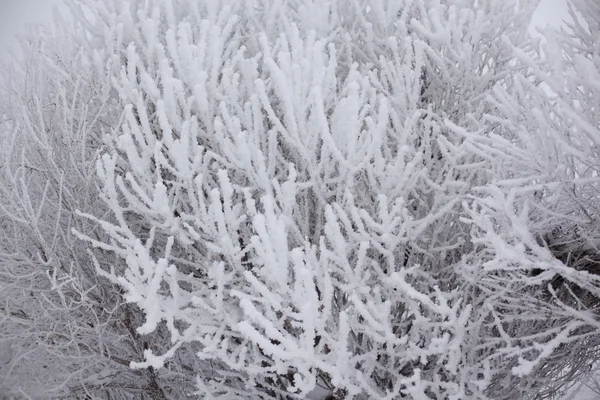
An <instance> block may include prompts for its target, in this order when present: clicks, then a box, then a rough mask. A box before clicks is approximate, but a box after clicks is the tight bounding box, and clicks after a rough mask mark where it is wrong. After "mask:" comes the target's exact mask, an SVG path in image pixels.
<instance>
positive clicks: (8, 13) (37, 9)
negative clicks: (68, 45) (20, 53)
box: [0, 0, 60, 58]
mask: <svg viewBox="0 0 600 400" xmlns="http://www.w3.org/2000/svg"><path fill="white" fill-rule="evenodd" d="M59 1H60V0H0V58H3V56H4V55H5V53H6V51H7V48H8V46H9V45H10V44H11V42H12V41H13V38H14V37H15V35H16V34H18V33H23V31H24V29H25V25H26V24H28V23H34V22H47V21H49V20H50V19H51V18H52V6H53V5H54V4H56V3H58V2H59Z"/></svg>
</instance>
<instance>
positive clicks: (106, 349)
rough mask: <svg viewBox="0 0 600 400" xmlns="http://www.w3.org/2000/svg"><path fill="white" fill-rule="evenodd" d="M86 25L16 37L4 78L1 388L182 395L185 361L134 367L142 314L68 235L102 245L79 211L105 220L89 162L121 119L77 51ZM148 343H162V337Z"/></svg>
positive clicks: (39, 394) (86, 56)
mask: <svg viewBox="0 0 600 400" xmlns="http://www.w3.org/2000/svg"><path fill="white" fill-rule="evenodd" d="M81 22H82V21H81V20H79V19H77V18H74V17H73V16H70V15H66V16H62V17H61V16H58V15H57V19H56V21H55V23H54V25H53V26H52V28H41V27H40V28H37V29H36V30H34V31H32V32H31V33H30V34H29V35H28V36H26V37H25V38H23V39H21V47H20V50H21V58H20V59H19V60H15V61H14V62H11V63H9V64H7V65H5V66H4V69H3V83H4V86H3V87H2V92H1V93H2V94H1V95H0V99H1V104H0V116H1V122H0V124H1V125H0V126H1V128H0V131H1V132H2V137H1V139H0V140H1V143H2V144H1V150H0V160H1V161H0V165H1V168H0V181H1V184H0V226H1V229H0V391H4V390H9V391H12V392H14V393H16V394H20V395H23V396H25V397H26V398H36V399H38V398H77V399H84V398H87V399H92V398H93V399H98V398H111V399H125V398H127V399H131V398H144V399H150V398H152V399H165V398H182V397H183V395H184V393H186V392H189V391H191V390H192V388H193V379H194V374H190V373H187V374H186V373H182V372H181V371H182V369H183V368H191V366H190V365H189V364H186V363H184V362H182V363H180V365H178V366H177V368H175V369H169V368H167V369H165V370H164V372H160V373H159V372H157V371H152V370H149V369H146V370H135V371H134V370H131V369H130V368H129V363H130V361H131V360H132V359H133V360H135V359H141V357H142V355H143V351H144V343H145V340H144V338H142V337H140V336H139V335H138V334H137V333H136V332H135V327H136V326H137V325H138V324H139V323H140V322H139V321H140V314H139V311H138V310H137V309H136V308H135V307H134V306H133V305H126V304H124V303H123V301H122V299H121V291H120V289H119V288H118V287H116V286H115V285H113V284H111V283H110V282H108V281H107V280H105V279H99V278H98V277H97V276H96V272H95V270H94V266H93V263H92V260H91V258H90V256H89V255H88V254H87V249H86V246H85V245H84V244H83V243H82V242H81V241H79V240H77V239H76V238H75V237H74V236H73V235H72V233H71V229H73V228H76V229H78V230H79V231H81V232H85V233H86V234H88V235H92V236H93V237H95V238H97V239H99V240H100V239H101V238H102V235H101V232H99V230H98V229H96V228H95V226H94V224H93V223H90V222H89V221H87V220H83V219H81V218H78V217H76V215H75V211H76V210H82V211H88V212H93V213H95V215H98V216H103V215H106V213H107V211H108V210H107V207H106V206H104V204H103V203H102V201H101V200H100V199H99V198H98V191H97V188H96V184H95V182H94V175H95V169H94V165H95V164H94V163H95V158H96V155H97V152H98V151H99V150H100V149H101V147H102V146H103V145H102V140H103V139H102V138H103V134H104V133H105V132H110V130H111V129H112V128H113V127H115V126H117V124H118V120H119V118H120V115H121V110H120V106H119V101H118V98H117V97H116V96H115V92H114V90H113V88H112V84H111V82H110V75H107V74H100V73H98V72H99V70H97V69H96V70H95V69H94V53H93V48H89V47H81V44H82V42H81V41H80V40H79V38H81V36H83V35H85V29H83V27H82V26H81ZM96 58H97V55H96ZM101 72H104V71H101ZM163 336H164V335H163ZM152 340H153V342H154V343H156V344H158V343H160V342H161V333H159V332H157V333H156V334H155V335H154V336H153V338H152ZM192 366H193V365H192ZM186 388H187V389H186Z"/></svg>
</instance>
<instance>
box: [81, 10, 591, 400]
mask: <svg viewBox="0 0 600 400" xmlns="http://www.w3.org/2000/svg"><path fill="white" fill-rule="evenodd" d="M130 5H131V6H130V7H117V6H114V7H112V3H109V4H107V5H106V6H99V5H98V7H99V8H102V10H101V11H98V12H97V14H98V15H104V16H105V17H103V18H104V19H103V22H99V21H98V20H96V22H97V23H98V24H100V25H101V24H102V23H103V24H104V32H105V33H104V35H105V37H109V38H111V43H113V42H114V41H113V38H117V46H120V52H119V53H118V54H117V55H115V56H113V58H111V59H110V60H111V62H113V63H120V64H119V65H120V70H119V74H118V75H117V76H114V84H115V87H116V88H117V90H118V92H119V95H120V98H121V101H122V102H123V103H124V104H125V107H124V121H123V124H122V127H121V129H120V130H119V131H116V132H114V134H113V135H112V136H111V137H110V150H108V151H107V152H105V153H104V154H103V155H102V157H101V159H100V160H99V161H98V165H97V169H98V176H99V180H100V182H101V196H102V198H103V200H104V201H105V203H106V204H107V205H108V207H109V208H110V210H111V212H112V215H113V217H114V221H109V220H107V219H105V218H98V217H96V216H93V215H91V214H89V213H88V214H82V215H84V216H86V217H88V218H89V219H91V220H93V221H95V222H97V223H98V224H99V225H100V226H102V228H103V229H104V231H105V232H106V233H107V234H108V235H109V236H110V240H108V241H100V240H96V239H94V238H91V237H89V236H85V235H84V234H79V236H80V237H82V238H84V239H86V240H87V241H88V242H90V243H91V244H92V245H93V246H94V247H95V248H96V249H97V253H96V254H97V255H96V257H97V258H98V259H103V258H104V257H106V254H116V255H117V256H119V257H120V258H121V259H122V260H123V261H124V262H123V263H116V264H115V265H113V266H111V267H110V268H105V267H102V266H101V265H99V264H97V270H98V272H99V273H100V275H102V276H104V277H106V278H109V279H110V280H111V281H112V282H115V283H118V284H120V285H121V286H122V288H123V289H124V291H125V299H126V300H127V301H128V302H132V303H135V304H137V305H138V306H139V307H140V308H141V309H142V310H143V311H144V314H145V323H144V324H143V325H142V326H141V327H139V328H138V332H140V333H141V334H149V333H151V332H153V331H155V330H156V329H158V328H159V327H160V326H166V327H167V328H168V329H169V332H170V335H171V341H172V347H171V349H170V350H168V351H166V352H162V353H159V352H155V351H154V350H153V349H148V350H147V351H146V352H145V359H144V360H143V361H138V362H134V363H133V364H132V366H133V367H134V368H148V367H152V368H155V369H158V368H161V367H162V366H163V365H164V363H165V362H167V361H168V360H169V359H170V358H171V357H173V355H174V354H176V352H177V350H178V348H179V347H181V346H183V345H184V344H186V343H190V342H191V343H197V344H199V345H200V350H199V351H198V353H197V356H198V358H200V359H202V360H206V362H207V365H208V363H209V362H210V363H211V371H210V374H209V373H207V372H200V376H199V379H198V390H199V392H198V393H199V394H201V395H204V396H208V397H222V398H232V397H238V398H239V397H249V398H257V397H269V398H285V397H286V396H287V397H290V396H292V395H293V394H296V395H297V396H304V395H305V394H306V393H308V392H310V391H311V390H313V389H314V387H315V386H316V385H320V386H325V387H327V388H329V389H330V390H331V391H332V392H334V393H335V395H337V396H342V397H343V396H347V397H350V398H352V397H356V396H363V397H364V396H367V397H371V398H390V399H392V398H396V397H398V396H409V397H411V398H415V399H425V398H436V399H439V398H454V399H460V398H466V397H468V398H483V397H484V396H485V395H492V396H501V395H502V393H501V391H505V390H506V386H505V387H504V388H501V387H500V386H499V383H498V382H500V381H501V382H503V384H504V385H513V383H514V382H513V381H519V382H520V383H519V384H520V385H521V386H518V389H520V390H522V391H521V392H519V393H521V394H523V393H525V392H526V391H527V390H530V389H531V387H532V385H534V384H535V382H534V383H531V382H532V381H528V380H519V378H520V377H522V376H525V375H528V374H529V373H530V372H532V371H533V370H534V369H535V367H536V366H537V365H538V364H539V363H540V362H541V361H542V360H543V359H544V358H545V357H547V356H549V355H550V354H551V353H553V351H554V350H556V349H557V348H558V347H559V346H560V345H562V344H563V343H564V342H566V341H568V337H569V335H570V333H571V332H572V331H574V330H576V329H579V328H580V326H581V325H582V324H583V322H581V321H580V320H577V319H574V318H570V319H568V323H566V324H564V325H557V326H554V325H552V324H548V325H547V329H546V327H544V326H539V324H536V323H535V321H533V322H532V321H531V320H530V319H529V318H530V313H526V314H522V315H523V317H522V318H521V317H520V314H519V313H517V312H515V311H516V309H515V308H516V307H518V306H519V305H522V304H523V303H524V302H525V301H527V300H529V299H530V298H531V295H532V293H531V292H528V291H527V290H526V289H527V287H528V286H530V285H536V284H537V285H538V286H541V285H542V280H543V279H542V278H543V277H542V278H532V277H531V276H530V275H531V270H532V269H533V268H536V269H540V268H550V267H549V266H552V267H553V268H561V265H562V264H561V263H560V262H559V261H558V260H557V259H555V258H554V257H553V256H552V254H551V253H550V252H548V251H546V250H545V249H544V248H542V247H541V246H540V245H538V244H537V242H535V241H532V240H531V236H532V235H531V234H530V232H529V230H528V227H527V225H526V222H527V220H526V219H525V225H523V224H522V223H521V222H522V218H521V217H523V215H524V214H523V213H524V212H525V211H524V210H527V209H526V208H524V209H523V210H513V209H509V208H507V207H506V204H509V202H510V200H511V199H507V198H506V197H503V193H502V192H501V191H495V192H494V191H493V190H494V187H492V186H490V185H489V183H490V181H491V180H493V178H494V175H493V174H491V173H489V172H488V171H486V170H485V169H483V168H482V167H483V166H487V164H486V162H485V161H486V159H489V157H490V156H492V154H489V153H488V154H486V153H482V152H481V151H479V150H478V149H476V148H474V147H473V146H472V143H471V142H470V141H466V140H465V136H468V133H467V132H471V131H473V130H477V132H479V135H480V136H482V137H485V135H486V134H487V131H488V129H490V130H491V129H493V123H492V122H491V121H488V120H486V119H485V118H484V117H485V116H487V115H488V114H491V113H494V112H495V111H496V110H495V109H494V107H493V105H492V104H490V102H487V101H486V99H487V97H489V96H491V95H492V93H493V89H494V88H495V87H504V86H507V85H511V84H513V81H512V80H511V79H508V77H510V73H511V72H512V70H513V69H514V65H515V59H514V57H513V43H516V42H517V40H518V39H521V38H522V36H523V35H525V29H526V25H527V21H528V19H527V17H522V18H518V17H517V15H522V14H517V12H516V10H515V7H514V5H513V4H508V5H495V6H493V7H492V6H490V5H489V4H485V5H478V4H476V3H475V4H474V3H471V2H454V3H453V4H452V5H450V6H447V5H441V4H439V3H438V2H435V1H420V2H416V3H415V4H399V3H395V2H378V3H373V2H368V3H367V2H364V3H363V2H354V3H352V4H351V5H348V4H345V3H344V5H342V3H341V2H330V3H326V4H316V3H312V2H297V3H292V2H255V3H249V2H248V3H244V2H237V1H231V2H229V1H221V2H206V3H201V2H200V3H198V2H187V1H165V2H146V3H144V4H143V5H142V4H141V3H139V4H138V3H137V2H131V4H130ZM525 14H527V13H525ZM111 27H112V30H111ZM509 31H510V32H512V33H511V34H510V35H509V34H508V32H509ZM106 32H110V33H106ZM523 51H527V48H524V50H523ZM113 68H115V67H114V64H113ZM478 188H487V190H489V191H492V192H493V193H492V194H493V196H489V197H487V198H482V196H480V191H477V189H478ZM525 215H526V214H525ZM505 230H507V231H506V232H508V233H506V234H505ZM517 239H519V240H522V241H524V243H517ZM525 244H527V245H528V246H526V245H525ZM517 262H523V263H525V265H524V266H522V267H518V266H516V265H515V263H517ZM530 265H531V266H530ZM554 310H555V309H554V308H551V311H554ZM528 311H531V310H529V309H528ZM519 312H520V311H519ZM535 312H536V313H537V312H539V310H538V309H535ZM508 316H510V318H511V319H512V320H511V324H510V325H511V329H513V331H511V332H505V331H504V329H503V326H504V323H505V321H504V318H508ZM552 316H554V315H552ZM533 325H535V326H536V329H537V330H538V332H539V335H538V336H535V337H529V338H521V337H514V336H511V335H514V334H515V333H519V332H521V331H524V330H528V329H529V330H530V329H531V326H533ZM511 369H512V370H511ZM510 393H511V395H514V392H510Z"/></svg>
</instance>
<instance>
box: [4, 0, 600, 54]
mask: <svg viewBox="0 0 600 400" xmlns="http://www.w3.org/2000/svg"><path fill="white" fill-rule="evenodd" d="M58 1H59V0H0V57H2V54H4V53H5V52H6V48H7V46H8V45H9V43H11V42H12V38H13V37H14V35H15V34H16V33H19V32H22V31H23V28H24V24H26V23H30V22H44V21H47V20H49V19H50V18H51V11H52V5H53V4H55V3H57V2H58ZM240 1H242V0H240ZM489 1H503V0H489ZM599 1H600V0H599ZM565 2H566V0H542V2H541V4H540V7H539V8H538V10H537V12H536V13H535V16H534V22H533V25H545V24H551V25H555V26H556V25H558V24H559V23H560V21H561V20H562V19H563V18H565V17H566V16H567V7H566V4H565Z"/></svg>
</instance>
